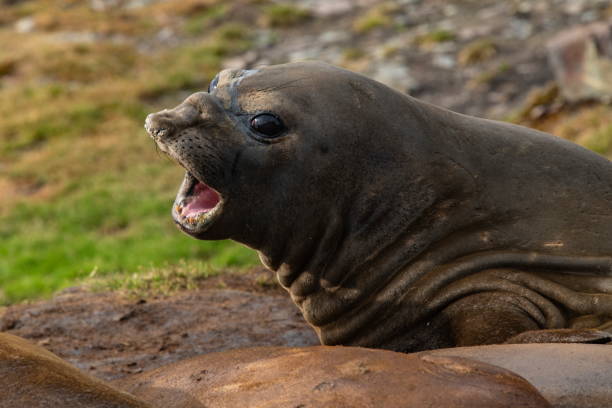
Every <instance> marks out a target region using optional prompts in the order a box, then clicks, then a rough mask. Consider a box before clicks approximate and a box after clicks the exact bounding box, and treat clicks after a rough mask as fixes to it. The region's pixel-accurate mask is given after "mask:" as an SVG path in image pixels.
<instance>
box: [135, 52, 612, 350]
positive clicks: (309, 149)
mask: <svg viewBox="0 0 612 408" xmlns="http://www.w3.org/2000/svg"><path fill="white" fill-rule="evenodd" d="M146 128H147V130H148V131H149V133H150V134H151V136H152V137H153V138H154V139H155V141H156V143H157V144H158V146H159V147H160V149H161V150H162V151H164V152H166V153H167V154H168V155H170V156H171V157H172V158H174V159H175V160H176V161H177V162H179V163H180V164H181V165H182V166H183V167H185V168H186V169H187V175H186V177H185V181H184V183H183V186H182V187H181V190H180V192H179V195H178V197H177V201H176V204H175V207H174V209H173V216H174V219H175V221H176V223H177V224H178V225H179V226H180V228H181V229H183V230H184V231H186V232H187V233H189V234H191V235H192V236H195V237H197V238H200V239H224V238H231V239H234V240H236V241H238V242H241V243H244V244H246V245H248V246H249V247H252V248H254V249H256V250H257V251H259V253H260V257H261V259H262V261H263V262H264V264H265V265H266V266H267V267H269V268H271V269H273V270H275V271H276V272H277V274H278V278H279V281H280V282H281V284H282V285H283V286H284V287H285V288H287V290H288V291H289V292H290V294H291V296H292V298H293V300H294V301H295V302H296V304H297V305H298V307H299V308H300V309H301V311H302V312H303V314H304V316H305V318H306V320H307V321H308V322H309V323H310V324H311V325H312V326H313V327H314V328H315V329H316V330H317V333H318V334H319V337H320V339H321V341H322V343H323V344H329V345H334V344H343V345H357V346H366V347H376V348H387V349H391V350H398V351H415V350H425V349H432V348H440V347H451V346H466V345H477V344H488V343H502V342H506V341H510V342H534V341H536V342H574V341H576V342H605V341H608V340H609V336H608V334H606V333H602V332H600V331H597V330H595V329H597V328H601V329H605V328H606V324H607V322H608V321H609V320H610V317H611V316H612V295H611V294H612V163H610V161H608V160H607V159H605V158H603V157H600V156H598V155H596V154H594V153H592V152H590V151H588V150H586V149H584V148H582V147H580V146H577V145H575V144H573V143H570V142H568V141H565V140H562V139H559V138H555V137H553V136H551V135H548V134H544V133H541V132H538V131H535V130H532V129H527V128H524V127H520V126H515V125H511V124H507V123H501V122H495V121H489V120H484V119H477V118H472V117H468V116H464V115H460V114H456V113H453V112H450V111H447V110H444V109H441V108H437V107H435V106H432V105H429V104H426V103H423V102H421V101H418V100H416V99H414V98H411V97H410V96H407V95H404V94H401V93H398V92H395V91H394V90H392V89H390V88H387V87H386V86H384V85H382V84H380V83H377V82H375V81H373V80H370V79H368V78H366V77H363V76H361V75H358V74H355V73H351V72H349V71H346V70H342V69H340V68H336V67H333V66H329V65H326V64H322V63H315V62H305V63H296V64H287V65H280V66H271V67H267V68H262V69H259V70H255V71H223V72H221V73H220V75H219V76H218V78H217V79H215V81H213V84H212V87H211V89H210V93H207V92H200V93H197V94H194V95H192V96H191V97H189V98H188V99H187V100H186V101H185V102H184V103H182V104H181V105H179V106H178V107H177V108H174V109H171V110H164V111H162V112H159V113H156V114H153V115H149V117H148V118H147V122H146ZM543 330H544V331H543Z"/></svg>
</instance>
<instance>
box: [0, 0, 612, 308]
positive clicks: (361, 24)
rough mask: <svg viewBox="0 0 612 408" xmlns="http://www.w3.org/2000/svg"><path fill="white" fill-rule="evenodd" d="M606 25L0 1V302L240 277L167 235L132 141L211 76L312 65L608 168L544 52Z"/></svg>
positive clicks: (154, 161) (570, 2)
mask: <svg viewBox="0 0 612 408" xmlns="http://www.w3.org/2000/svg"><path fill="white" fill-rule="evenodd" d="M610 17H612V1H609V0H588V1H582V0H531V1H519V0H509V1H503V2H502V1H494V0H452V1H449V0H396V1H390V0H385V1H383V0H355V1H349V0H338V1H333V2H331V1H325V0H294V1H288V0H287V1H281V0H278V1H272V0H233V1H221V0H181V1H179V0H166V1H161V0H160V1H155V0H88V1H76V0H0V109H1V110H2V112H3V115H2V117H1V118H0V239H2V242H3V245H2V246H1V247H0V288H1V289H0V303H10V302H14V301H17V300H20V299H25V298H29V297H36V296H41V295H45V294H50V293H52V292H53V291H55V290H57V289H58V288H61V287H65V286H68V285H72V284H74V282H75V281H78V280H79V279H81V278H83V277H84V276H88V275H104V274H111V273H117V272H123V273H127V274H132V273H136V272H139V271H141V270H143V269H144V270H147V269H148V268H155V267H160V266H161V267H163V266H164V265H176V264H177V263H179V262H180V261H181V260H187V262H192V263H193V262H195V263H196V264H197V265H200V264H205V263H207V264H210V263H212V264H213V265H214V266H215V267H226V266H239V267H240V266H249V265H253V264H255V263H256V262H257V260H256V259H255V257H254V256H253V254H252V252H251V251H249V250H246V249H243V248H241V247H238V246H236V245H233V244H229V243H225V242H221V243H205V244H203V243H200V242H196V241H194V240H190V239H188V238H187V237H184V236H182V235H181V234H179V233H178V232H176V230H175V229H174V226H173V225H172V223H171V221H170V219H169V217H168V209H169V206H170V204H171V202H172V199H173V195H174V192H175V190H176V188H177V185H178V182H179V180H180V178H181V175H180V169H178V168H176V167H175V166H173V165H172V163H169V162H168V161H167V160H165V159H164V158H162V157H160V155H159V154H158V153H157V152H156V151H155V149H154V147H153V146H152V144H151V142H150V141H149V140H148V138H147V137H146V135H145V134H144V132H143V130H142V123H143V119H144V117H145V115H146V113H148V112H151V111H155V110H158V109H160V108H162V107H168V106H174V105H176V104H177V103H178V102H180V101H181V100H182V99H183V98H184V97H185V96H187V95H188V94H190V93H192V92H194V91H197V90H202V89H205V87H206V85H207V83H208V81H209V80H210V79H211V78H212V77H213V76H214V75H215V73H216V72H217V71H218V70H220V69H222V68H227V67H254V66H258V65H261V64H276V63H283V62H288V61H296V60H302V59H320V60H324V61H327V62H330V63H333V64H337V65H341V66H344V67H347V68H349V69H352V70H355V71H358V72H362V73H365V74H367V75H369V76H372V77H374V78H375V79H378V80H380V81H382V82H384V83H386V84H388V85H390V86H392V87H394V88H396V89H399V90H401V91H405V92H408V93H410V94H411V95H414V96H416V97H419V98H422V99H424V100H426V101H429V102H432V103H435V104H439V105H442V106H445V107H448V108H451V109H454V110H457V111H459V112H463V113H467V114H472V115H478V116H485V117H491V118H497V119H505V120H514V121H518V122H520V123H524V124H527V125H530V126H537V127H541V128H543V129H545V130H550V131H553V132H555V133H556V134H558V135H560V136H562V137H568V138H571V139H573V140H577V141H578V142H580V143H583V144H585V145H586V146H587V147H590V148H593V149H595V150H596V151H598V152H600V153H602V154H605V155H609V154H610V153H611V152H612V122H611V120H612V119H610V118H612V115H610V110H611V109H610V107H609V106H608V105H606V104H602V103H599V102H596V101H595V102H593V101H590V102H580V103H568V101H567V100H566V99H565V98H564V97H563V89H561V88H559V86H558V84H556V83H555V80H556V77H555V75H554V72H553V67H552V66H551V64H550V62H549V56H548V55H549V52H548V50H547V46H546V45H547V43H548V41H550V40H551V39H555V38H557V37H558V36H559V35H560V34H561V33H563V32H565V31H566V30H568V29H570V28H572V27H576V26H579V25H584V24H589V23H592V22H596V21H607V20H609V19H610ZM604 48H605V47H604ZM597 51H598V52H599V49H597Z"/></svg>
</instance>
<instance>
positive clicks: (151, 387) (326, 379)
mask: <svg viewBox="0 0 612 408" xmlns="http://www.w3.org/2000/svg"><path fill="white" fill-rule="evenodd" d="M114 384H115V385H116V386H118V387H120V388H122V389H124V390H125V391H128V392H130V393H132V394H133V395H136V396H138V397H140V398H142V399H144V400H146V401H149V402H151V403H153V404H156V406H160V407H172V408H203V407H217V408H224V407H228V408H230V407H253V408H254V407H257V408H281V407H310V408H318V407H319V408H324V407H338V408H343V407H346V408H349V407H350V408H375V407H386V408H394V407H397V408H400V407H401V408H411V407H414V408H417V407H418V408H421V407H445V408H479V407H482V408H485V407H486V408H506V407H507V408H510V407H512V408H514V407H525V408H527V407H530V408H545V407H550V405H549V404H548V402H547V401H546V400H545V399H544V398H543V397H542V396H541V395H540V394H539V392H538V391H537V390H536V389H535V388H534V387H533V386H532V385H531V384H529V383H528V382H527V381H525V380H524V379H523V378H521V377H519V376H518V375H516V374H514V373H512V372H510V371H507V370H505V369H502V368H499V367H495V366H493V365H489V364H486V363H481V362H478V361H475V360H472V359H465V358H461V357H441V356H428V355H424V356H417V355H411V354H401V353H396V352H392V351H387V350H371V349H362V348H357V347H327V346H318V347H305V348H287V347H258V348H246V349H238V350H230V351H224V352H219V353H211V354H204V355H202V356H198V357H194V358H191V359H187V360H183V361H179V362H177V363H174V364H170V365H167V366H164V367H160V368H158V369H155V370H152V371H149V372H145V373H142V374H136V375H134V376H131V377H128V378H126V379H121V380H116V381H115V382H114ZM176 391H180V393H178V394H177V393H176Z"/></svg>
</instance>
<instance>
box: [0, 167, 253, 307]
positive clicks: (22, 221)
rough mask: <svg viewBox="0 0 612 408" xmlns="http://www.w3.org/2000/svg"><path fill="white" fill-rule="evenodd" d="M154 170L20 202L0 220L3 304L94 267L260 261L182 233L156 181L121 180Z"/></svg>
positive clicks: (107, 270) (44, 291)
mask: <svg viewBox="0 0 612 408" xmlns="http://www.w3.org/2000/svg"><path fill="white" fill-rule="evenodd" d="M143 170H148V171H143ZM150 170H152V169H146V167H142V166H137V168H136V169H135V170H134V171H133V172H131V171H130V170H129V169H128V170H127V171H128V173H127V174H126V173H123V174H122V175H119V174H111V175H100V176H98V177H92V178H90V179H89V180H88V181H87V183H83V184H85V185H78V186H71V189H72V190H73V192H72V193H67V195H66V196H65V197H61V198H59V199H56V200H53V201H52V202H44V203H32V204H22V205H19V206H17V207H16V208H15V209H14V210H13V211H11V213H10V215H9V216H5V217H2V218H0V225H1V227H0V239H1V240H2V243H3V245H2V247H1V248H0V287H2V295H1V297H0V302H2V303H9V302H14V301H18V300H22V299H26V298H29V297H35V296H40V295H48V294H51V293H53V292H54V291H56V290H57V289H59V288H62V287H64V286H66V285H71V284H73V282H75V280H78V279H79V278H82V277H85V276H87V275H89V274H90V273H91V272H92V271H96V273H97V274H98V275H107V274H111V273H117V272H120V273H131V272H136V271H139V270H140V269H141V268H142V267H143V266H144V267H155V266H161V265H166V264H168V263H172V262H178V261H180V260H199V261H205V262H207V263H210V264H211V265H212V266H213V267H217V268H222V267H227V266H244V265H252V264H255V263H256V258H255V255H254V253H253V251H251V250H248V249H246V248H243V247H241V246H238V245H236V244H230V243H228V242H222V241H216V242H203V241H197V240H194V239H191V238H189V237H187V236H186V235H184V234H181V233H180V232H179V231H178V230H177V229H176V228H175V227H174V225H173V223H172V221H171V219H170V216H169V209H170V206H171V203H172V195H170V194H168V192H167V191H163V190H162V189H160V188H159V186H156V185H155V182H154V181H153V182H152V183H151V188H147V186H148V183H147V181H146V179H145V180H143V181H144V182H143V183H139V184H131V183H130V184H127V183H125V182H124V180H123V178H127V179H129V180H130V181H134V180H137V179H140V178H141V177H146V175H145V174H141V173H143V172H144V173H149V174H150V173H153V174H154V172H151V171H150ZM130 173H132V174H130ZM139 173H140V174H139ZM177 181H178V180H177Z"/></svg>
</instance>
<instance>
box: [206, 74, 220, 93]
mask: <svg viewBox="0 0 612 408" xmlns="http://www.w3.org/2000/svg"><path fill="white" fill-rule="evenodd" d="M218 83H219V75H217V76H215V77H214V78H213V79H212V81H210V84H208V93H211V92H212V91H214V90H215V89H217V84H218Z"/></svg>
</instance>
